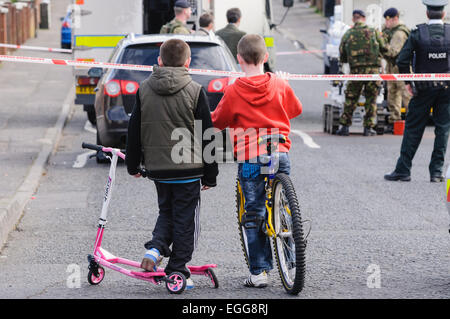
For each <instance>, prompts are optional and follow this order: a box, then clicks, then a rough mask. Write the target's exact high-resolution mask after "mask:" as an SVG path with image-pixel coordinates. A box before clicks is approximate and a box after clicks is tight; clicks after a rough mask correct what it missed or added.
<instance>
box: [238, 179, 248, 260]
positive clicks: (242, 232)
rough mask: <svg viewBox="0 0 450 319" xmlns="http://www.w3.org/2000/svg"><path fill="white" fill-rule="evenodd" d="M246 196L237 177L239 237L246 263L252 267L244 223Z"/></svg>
mask: <svg viewBox="0 0 450 319" xmlns="http://www.w3.org/2000/svg"><path fill="white" fill-rule="evenodd" d="M244 204H245V198H244V193H243V192H242V188H241V184H240V183H239V178H237V179H236V213H237V218H238V227H239V238H240V240H241V247H242V251H243V253H244V258H245V263H246V264H247V267H249V268H250V264H249V262H248V243H247V236H246V234H245V228H244V224H243V223H242V218H243V216H244V213H245V208H244Z"/></svg>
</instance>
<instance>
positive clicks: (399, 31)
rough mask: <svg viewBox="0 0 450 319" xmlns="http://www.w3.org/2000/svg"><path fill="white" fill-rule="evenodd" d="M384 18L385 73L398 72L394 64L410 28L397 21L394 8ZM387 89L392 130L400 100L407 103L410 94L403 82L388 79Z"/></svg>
mask: <svg viewBox="0 0 450 319" xmlns="http://www.w3.org/2000/svg"><path fill="white" fill-rule="evenodd" d="M384 18H385V19H386V28H385V29H384V30H383V38H384V40H385V41H386V44H387V49H388V51H387V52H386V53H384V55H383V56H384V58H385V60H386V62H387V67H386V73H388V74H398V73H399V70H398V67H397V65H396V64H395V60H396V59H397V57H398V55H399V53H400V51H401V50H402V48H403V46H404V45H405V43H406V41H407V40H408V37H409V34H410V30H409V29H408V28H407V27H406V26H405V25H404V24H402V23H400V21H399V12H398V10H397V9H395V8H390V9H388V10H386V12H385V13H384ZM387 89H388V100H387V102H388V108H389V113H390V115H389V117H388V129H387V131H388V132H393V124H394V122H395V121H400V120H401V119H402V114H401V109H402V102H403V104H405V105H408V104H409V101H410V100H411V95H409V93H408V91H407V90H406V87H405V82H400V81H390V82H388V83H387Z"/></svg>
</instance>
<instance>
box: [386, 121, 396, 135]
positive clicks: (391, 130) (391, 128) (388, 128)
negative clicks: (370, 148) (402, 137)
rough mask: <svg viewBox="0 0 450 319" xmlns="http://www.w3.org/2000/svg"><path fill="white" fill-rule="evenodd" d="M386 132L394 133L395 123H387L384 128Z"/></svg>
mask: <svg viewBox="0 0 450 319" xmlns="http://www.w3.org/2000/svg"><path fill="white" fill-rule="evenodd" d="M384 133H388V134H394V124H393V123H389V124H388V125H386V127H385V128H384Z"/></svg>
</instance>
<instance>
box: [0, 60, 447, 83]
mask: <svg viewBox="0 0 450 319" xmlns="http://www.w3.org/2000/svg"><path fill="white" fill-rule="evenodd" d="M0 61H5V62H21V63H35V64H51V65H65V66H72V67H82V68H104V69H121V70H133V71H146V72H152V71H153V66H149V65H136V64H118V63H106V62H95V61H72V60H62V59H50V58H37V57H24V56H14V55H0ZM189 73H190V74H196V75H209V76H222V77H242V76H245V74H244V73H242V72H233V71H220V70H203V69H189ZM286 78H287V79H288V80H292V81H345V80H352V81H450V73H433V74H431V73H430V74H289V73H286Z"/></svg>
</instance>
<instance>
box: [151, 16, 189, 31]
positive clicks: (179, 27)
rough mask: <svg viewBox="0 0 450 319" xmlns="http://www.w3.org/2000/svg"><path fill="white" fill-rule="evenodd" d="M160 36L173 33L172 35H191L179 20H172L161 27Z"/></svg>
mask: <svg viewBox="0 0 450 319" xmlns="http://www.w3.org/2000/svg"><path fill="white" fill-rule="evenodd" d="M159 33H161V34H167V33H174V34H191V31H190V30H189V28H188V27H187V26H186V24H184V23H183V22H181V21H180V20H177V19H173V20H172V21H170V22H169V23H166V24H165V25H163V26H162V28H161V31H160V32H159Z"/></svg>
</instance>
